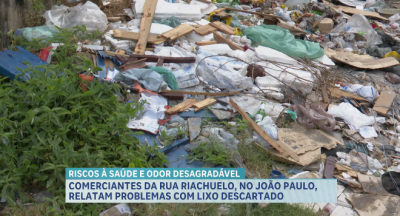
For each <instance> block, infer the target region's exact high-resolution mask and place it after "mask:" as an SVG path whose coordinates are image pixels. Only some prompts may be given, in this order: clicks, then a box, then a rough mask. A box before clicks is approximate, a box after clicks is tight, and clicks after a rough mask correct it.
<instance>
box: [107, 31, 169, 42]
mask: <svg viewBox="0 0 400 216" xmlns="http://www.w3.org/2000/svg"><path fill="white" fill-rule="evenodd" d="M113 37H115V38H118V39H124V40H134V41H137V40H139V33H136V32H128V31H122V30H117V29H116V30H114V33H113ZM164 42H165V38H163V37H158V36H156V35H149V36H148V38H147V43H151V44H161V43H164Z"/></svg>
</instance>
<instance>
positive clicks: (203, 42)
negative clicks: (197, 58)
mask: <svg viewBox="0 0 400 216" xmlns="http://www.w3.org/2000/svg"><path fill="white" fill-rule="evenodd" d="M211 44H217V41H201V42H196V45H197V46H206V45H211Z"/></svg>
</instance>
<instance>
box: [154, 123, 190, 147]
mask: <svg viewBox="0 0 400 216" xmlns="http://www.w3.org/2000/svg"><path fill="white" fill-rule="evenodd" d="M177 129H178V132H177V134H176V135H168V134H167V133H166V131H165V130H162V131H161V132H160V136H161V139H162V141H163V143H164V146H168V145H170V144H172V143H173V142H174V141H176V140H179V139H182V138H184V137H187V136H189V134H188V132H187V127H186V126H184V127H178V128H177Z"/></svg>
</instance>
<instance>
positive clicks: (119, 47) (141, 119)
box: [0, 0, 400, 216]
mask: <svg viewBox="0 0 400 216" xmlns="http://www.w3.org/2000/svg"><path fill="white" fill-rule="evenodd" d="M111 2H112V0H111ZM236 3H237V2H236V1H228V2H224V3H215V2H212V1H207V0H197V1H180V2H179V1H177V2H174V1H172V2H171V1H164V0H136V1H132V3H131V8H126V9H124V10H122V11H120V12H118V13H116V14H112V15H111V16H109V17H107V16H106V15H105V14H104V13H103V12H102V10H104V8H105V7H106V6H101V7H100V8H99V7H97V6H96V5H95V4H93V3H91V2H90V1H87V2H86V4H84V5H78V6H75V7H67V6H57V7H55V8H53V9H52V10H49V11H47V12H46V13H45V18H46V25H45V26H37V27H31V28H24V29H19V30H17V31H16V32H15V33H14V36H13V43H15V44H17V45H24V44H26V43H32V42H34V41H42V40H43V42H44V41H50V42H52V40H54V42H52V43H51V44H48V46H47V47H46V48H44V49H43V50H39V51H38V52H39V53H38V55H39V56H40V58H38V57H37V56H36V55H34V54H36V53H35V52H36V51H32V52H33V53H34V54H32V53H30V52H29V51H27V50H26V49H28V48H27V47H24V46H17V47H16V48H17V49H18V50H17V51H11V50H7V49H5V50H1V51H0V74H1V75H3V76H5V77H8V78H10V79H14V78H15V77H16V76H17V75H19V74H20V71H19V70H18V69H17V68H21V69H25V68H27V66H26V64H24V62H26V61H29V62H30V64H32V65H34V66H37V65H46V64H48V63H50V64H51V63H52V54H54V53H57V52H59V51H60V50H61V49H60V47H62V46H63V45H62V44H58V43H57V44H56V43H55V42H56V41H55V39H54V37H55V36H56V35H57V29H58V28H56V27H60V28H61V29H66V28H69V27H74V26H76V25H77V24H85V25H87V26H86V27H87V28H88V32H91V33H92V34H93V32H96V31H99V32H100V33H101V34H102V36H101V37H98V38H96V39H92V37H88V38H87V39H85V40H80V41H77V42H76V43H77V47H79V48H78V49H77V52H79V53H84V54H88V56H89V59H90V61H92V63H93V65H94V66H95V67H96V69H97V70H96V71H95V70H93V72H92V71H91V70H88V71H86V72H83V73H80V74H79V77H81V78H82V83H81V84H82V86H83V87H84V90H85V91H87V90H88V86H86V85H84V83H83V81H85V82H86V83H90V82H105V83H117V84H118V87H119V89H118V90H116V91H117V93H116V95H118V98H119V99H118V100H119V101H120V102H123V103H127V101H132V100H135V101H137V102H138V103H139V104H140V105H141V106H142V108H143V110H141V112H139V113H138V115H137V116H136V117H135V118H133V119H129V122H128V124H127V125H126V126H127V127H128V128H130V129H132V130H135V131H144V132H145V138H144V140H146V141H143V139H142V138H139V140H140V141H141V143H142V144H143V145H149V140H148V139H152V138H154V144H155V145H158V147H159V148H160V152H164V153H165V154H166V155H168V157H171V158H169V159H168V160H169V161H171V163H170V167H182V165H181V164H180V162H179V163H176V162H174V160H173V158H172V157H174V158H176V159H177V160H179V161H180V160H181V159H182V160H183V161H185V158H186V157H187V156H188V155H189V154H193V149H195V148H196V147H198V146H199V145H200V144H202V143H217V144H218V145H219V146H220V147H221V148H222V149H225V150H227V151H228V152H234V153H232V156H231V158H230V163H229V164H230V165H232V166H236V167H243V168H246V164H247V163H248V162H249V161H246V162H243V161H244V159H243V158H242V156H243V155H241V154H240V151H239V150H240V149H241V148H238V146H240V145H246V147H245V148H246V149H248V148H250V147H251V148H257V150H259V151H258V152H261V153H264V152H265V153H266V154H268V155H269V157H270V158H272V159H273V160H274V161H279V162H284V163H286V164H289V166H296V168H291V170H290V171H291V172H290V173H284V172H282V173H281V175H279V176H280V177H282V176H283V177H289V178H336V179H337V180H338V202H337V203H336V204H335V203H319V204H318V205H316V206H314V207H313V209H314V210H315V211H324V213H326V215H333V216H335V215H355V214H356V212H357V213H358V214H359V215H396V214H397V212H398V206H399V199H400V198H399V197H398V195H399V194H400V192H399V191H400V190H399V185H398V183H399V182H400V180H399V179H398V175H397V173H400V168H399V166H400V141H399V137H400V134H399V133H400V125H399V123H400V113H399V103H400V98H399V97H398V96H397V93H398V90H397V89H398V86H397V85H398V84H400V66H399V62H398V60H399V59H400V55H399V53H400V37H399V33H400V14H399V13H398V12H400V11H399V10H398V9H394V8H400V6H399V4H398V3H396V2H394V3H386V2H379V1H375V0H372V1H367V2H365V1H347V0H339V1H337V2H333V3H335V4H333V3H331V2H328V1H322V2H317V1H311V2H310V1H305V0H304V1H303V0H298V1H297V0H296V1H292V0H288V1H273V2H271V1H269V2H268V1H266V2H262V3H261V2H256V1H242V2H241V4H240V5H239V4H236ZM336 3H341V4H344V5H347V6H343V5H336ZM115 4H117V3H115ZM222 5H224V6H222ZM228 5H229V6H228ZM79 8H80V9H82V11H86V13H87V14H85V13H84V12H81V11H79V10H78V9H79ZM60 11H63V12H62V14H63V15H62V16H60V17H58V18H57V19H54V17H53V18H52V15H53V14H56V12H60ZM73 11H75V12H76V13H77V14H76V15H74V14H73V13H72V12H73ZM89 12H93V14H92V15H93V17H97V18H96V19H95V20H91V21H90V22H89V21H87V20H86V17H87V15H88V14H89ZM74 16H76V17H74ZM64 18H65V19H64ZM72 18H74V19H72ZM59 19H60V20H61V19H62V20H64V21H65V22H69V20H74V22H72V21H71V23H62V22H61V21H60V20H59ZM91 19H92V18H91ZM85 20H86V21H85ZM74 39H75V38H74ZM74 43H75V42H74ZM13 45H14V44H13ZM25 48H26V49H25ZM74 50H75V48H74ZM53 56H54V55H53ZM335 63H336V64H335ZM98 70H100V71H98ZM25 78H29V77H28V76H26V77H25ZM93 97H95V96H93ZM186 126H187V127H186ZM238 131H240V133H236V132H238ZM161 135H162V136H161ZM138 137H139V136H138ZM171 137H172V138H175V141H176V142H175V141H174V142H173V143H174V144H173V145H169V143H167V141H168V142H170V141H171V139H172V138H171ZM215 141H216V142H215ZM151 143H153V141H151ZM250 143H252V145H250ZM197 162H198V163H189V162H187V163H185V162H183V163H185V165H184V166H185V167H186V166H187V167H202V166H205V165H207V166H210V167H216V166H221V165H222V163H221V164H210V163H206V162H207V161H197ZM224 164H225V163H224ZM226 164H227V163H226ZM226 164H225V165H223V166H226ZM271 169H273V168H272V167H271ZM273 170H275V169H273ZM275 171H276V170H275ZM280 171H282V170H280ZM304 171H305V172H304ZM292 173H296V174H295V175H294V176H292ZM394 173H395V174H394ZM246 175H249V176H253V177H254V176H256V175H255V173H250V171H249V172H247V170H246ZM393 176H394V177H393ZM381 177H382V180H381ZM121 209H126V206H124V205H123V204H120V205H117V206H114V207H112V208H110V209H109V210H107V211H105V212H102V213H101V214H103V215H111V214H113V215H124V213H123V211H122V210H121ZM128 210H129V208H127V209H126V212H129V213H130V210H129V211H128ZM124 211H125V210H124Z"/></svg>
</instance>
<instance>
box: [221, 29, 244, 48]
mask: <svg viewBox="0 0 400 216" xmlns="http://www.w3.org/2000/svg"><path fill="white" fill-rule="evenodd" d="M214 40H215V41H217V43H225V44H228V45H229V47H230V48H231V49H233V50H242V51H244V49H243V48H242V47H240V46H239V45H237V44H235V43H233V42H232V41H230V40H228V39H226V38H225V37H224V36H222V35H221V34H219V33H217V32H214Z"/></svg>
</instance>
